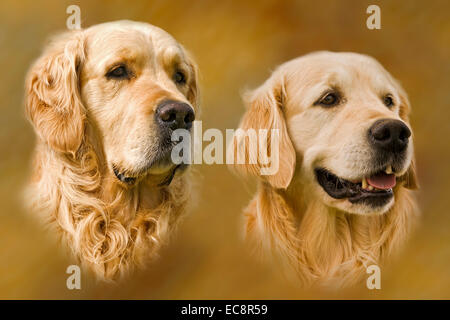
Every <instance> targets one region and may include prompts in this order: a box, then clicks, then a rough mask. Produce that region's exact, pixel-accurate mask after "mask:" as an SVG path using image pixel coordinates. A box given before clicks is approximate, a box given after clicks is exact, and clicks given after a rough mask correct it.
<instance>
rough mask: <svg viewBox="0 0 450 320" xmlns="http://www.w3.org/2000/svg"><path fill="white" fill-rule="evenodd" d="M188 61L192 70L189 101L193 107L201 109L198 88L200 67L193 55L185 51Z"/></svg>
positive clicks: (188, 94)
mask: <svg viewBox="0 0 450 320" xmlns="http://www.w3.org/2000/svg"><path fill="white" fill-rule="evenodd" d="M185 54H186V60H187V63H188V65H189V68H190V69H191V75H192V76H191V77H190V79H189V83H188V85H189V90H188V93H187V99H188V100H189V102H190V103H192V105H193V106H195V107H197V108H199V107H200V94H199V86H198V67H197V64H196V63H195V61H194V58H193V57H192V55H191V54H190V53H189V52H187V51H186V50H185Z"/></svg>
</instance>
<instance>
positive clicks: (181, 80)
mask: <svg viewBox="0 0 450 320" xmlns="http://www.w3.org/2000/svg"><path fill="white" fill-rule="evenodd" d="M173 81H175V83H176V84H185V83H186V76H185V75H184V73H183V72H181V71H177V72H175V73H174V75H173Z"/></svg>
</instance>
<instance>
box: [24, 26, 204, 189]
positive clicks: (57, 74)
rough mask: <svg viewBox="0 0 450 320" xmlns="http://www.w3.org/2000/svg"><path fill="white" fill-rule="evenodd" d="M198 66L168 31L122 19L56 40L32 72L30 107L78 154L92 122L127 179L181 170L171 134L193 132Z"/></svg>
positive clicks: (42, 130)
mask: <svg viewBox="0 0 450 320" xmlns="http://www.w3.org/2000/svg"><path fill="white" fill-rule="evenodd" d="M197 91H198V90H197V68H196V65H195V64H194V62H193V60H192V59H191V58H190V56H189V55H188V53H187V52H186V51H185V50H184V49H183V47H182V46H181V45H180V44H179V43H177V42H176V41H175V40H174V39H173V38H172V37H171V36H170V35H169V34H167V33H166V32H164V31H163V30H161V29H159V28H157V27H154V26H152V25H149V24H145V23H137V22H130V21H119V22H112V23H104V24H100V25H96V26H93V27H91V28H88V29H86V30H81V31H70V32H68V33H65V34H63V35H62V36H60V37H58V38H56V39H55V40H54V41H53V42H52V43H51V44H50V45H49V46H48V47H47V49H46V51H45V52H44V54H43V55H42V56H41V57H40V58H39V59H38V61H37V62H36V63H35V64H34V66H33V67H32V68H31V70H30V72H29V74H28V77H27V103H26V113H27V116H28V118H29V119H30V120H31V122H32V124H33V126H34V128H35V131H36V133H37V135H38V137H39V138H40V140H41V141H43V142H44V143H46V144H47V145H48V146H49V147H50V148H52V149H53V150H55V151H57V152H62V153H72V154H74V153H76V151H77V150H78V149H79V148H80V146H81V145H82V142H83V140H84V139H85V134H86V132H85V131H86V130H85V128H86V124H87V123H89V124H90V125H91V127H92V128H93V131H94V132H95V135H96V140H97V141H99V142H100V145H101V147H100V148H101V149H102V151H103V153H104V157H105V162H106V163H107V167H108V170H111V172H113V173H114V175H115V176H116V177H117V179H119V180H120V181H121V182H122V183H126V184H132V183H133V182H134V181H135V180H136V179H138V178H140V177H142V176H145V175H146V174H169V172H172V174H173V172H174V164H173V163H172V161H171V157H170V154H171V150H172V147H173V145H174V142H172V141H171V134H172V132H173V131H174V130H176V129H179V128H183V129H187V130H190V128H191V126H192V122H193V120H194V118H195V113H196V112H197V109H198V92H197Z"/></svg>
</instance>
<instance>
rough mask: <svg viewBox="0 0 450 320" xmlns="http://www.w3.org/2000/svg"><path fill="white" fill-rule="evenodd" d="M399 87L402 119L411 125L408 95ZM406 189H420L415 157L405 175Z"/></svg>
mask: <svg viewBox="0 0 450 320" xmlns="http://www.w3.org/2000/svg"><path fill="white" fill-rule="evenodd" d="M397 86H398V87H399V93H400V118H401V119H402V120H403V121H405V122H406V123H408V124H409V112H410V110H411V107H410V103H409V99H408V95H407V94H406V92H405V90H404V89H403V88H402V87H401V86H400V84H399V83H397ZM404 187H405V188H408V189H412V190H415V189H418V188H419V183H418V180H417V172H416V159H415V156H414V155H413V158H412V160H411V165H410V166H409V169H408V171H407V172H406V174H405V184H404Z"/></svg>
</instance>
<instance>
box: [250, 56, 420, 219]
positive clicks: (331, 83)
mask: <svg viewBox="0 0 450 320" xmlns="http://www.w3.org/2000/svg"><path fill="white" fill-rule="evenodd" d="M267 90H272V92H274V93H271V95H272V97H273V100H274V101H275V102H276V104H277V106H276V108H277V110H275V112H278V115H277V117H279V119H278V120H277V121H272V123H278V125H277V129H279V130H281V146H282V147H281V148H280V159H281V162H280V163H281V164H282V165H281V166H280V170H281V171H280V172H279V173H278V175H279V177H278V178H277V177H271V178H270V177H269V178H268V180H269V182H271V183H272V184H274V181H275V186H276V187H282V188H286V187H287V186H288V185H289V183H290V182H291V179H292V177H293V175H294V174H295V175H298V176H299V180H302V182H303V183H304V184H305V181H306V182H307V183H306V184H305V185H306V188H307V189H308V190H310V191H312V192H311V193H310V194H309V196H311V197H318V198H319V199H320V200H321V201H322V202H324V203H325V204H327V205H328V206H331V207H334V208H337V209H340V210H342V211H345V212H348V213H355V214H372V213H374V214H380V213H384V212H386V211H387V210H388V209H389V208H390V207H391V206H392V204H393V203H394V201H395V190H396V188H398V187H401V185H403V186H407V187H414V184H415V181H414V179H415V178H414V171H413V170H414V168H413V165H412V158H413V146H412V132H411V128H410V126H409V124H408V112H409V106H408V100H407V98H406V95H405V93H404V92H403V90H402V89H401V87H400V86H399V85H398V84H397V82H396V81H395V80H394V79H393V78H392V77H391V76H390V75H389V73H388V72H387V71H385V70H384V68H383V67H382V66H381V65H380V64H379V63H378V62H376V61H375V60H374V59H372V58H370V57H367V56H364V55H359V54H354V53H330V52H320V53H315V54H311V55H307V56H304V57H301V58H298V59H296V60H292V61H290V62H288V63H286V64H284V65H282V66H280V67H279V68H278V69H277V70H276V71H275V72H274V74H273V76H272V78H271V79H270V80H269V81H268V82H266V84H264V85H263V87H261V88H259V89H257V92H256V94H255V96H254V97H253V99H254V100H253V101H257V100H258V99H259V98H258V96H260V95H261V94H262V92H264V91H267ZM274 90H275V91H274ZM251 108H252V107H251ZM272 109H273V108H272ZM250 110H251V109H250ZM250 112H251V111H250ZM272 112H273V111H272ZM272 117H273V115H272ZM244 122H245V121H244ZM280 123H281V125H280ZM252 127H257V125H256V124H253V125H252ZM283 135H284V136H283ZM283 146H284V147H283ZM292 153H293V154H295V155H294V156H291V155H290V154H292ZM283 161H284V165H283ZM295 166H296V171H295V169H294V167H295ZM294 172H295V173H294Z"/></svg>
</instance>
